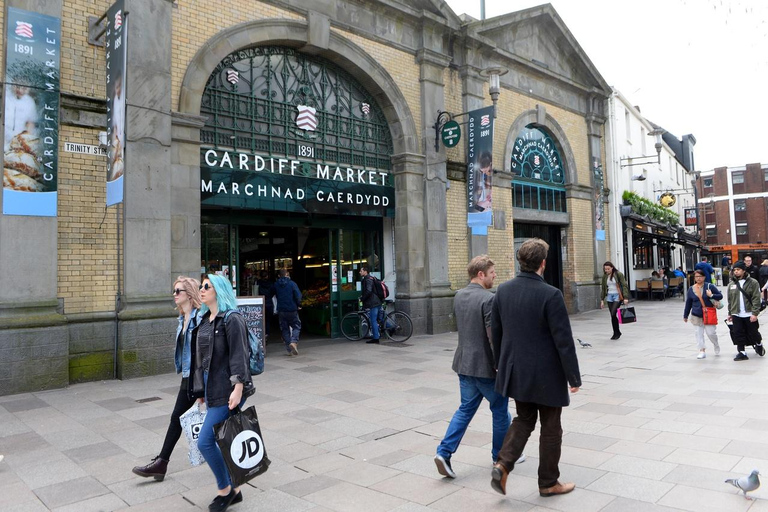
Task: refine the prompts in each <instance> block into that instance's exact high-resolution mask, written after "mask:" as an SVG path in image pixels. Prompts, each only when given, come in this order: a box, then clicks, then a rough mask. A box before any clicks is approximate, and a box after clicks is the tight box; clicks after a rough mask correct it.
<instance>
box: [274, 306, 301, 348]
mask: <svg viewBox="0 0 768 512" xmlns="http://www.w3.org/2000/svg"><path fill="white" fill-rule="evenodd" d="M277 318H278V319H279V320H280V332H281V333H282V335H283V343H285V350H287V351H288V352H290V351H291V346H290V345H291V343H298V342H299V334H301V320H299V312H298V311H278V312H277Z"/></svg>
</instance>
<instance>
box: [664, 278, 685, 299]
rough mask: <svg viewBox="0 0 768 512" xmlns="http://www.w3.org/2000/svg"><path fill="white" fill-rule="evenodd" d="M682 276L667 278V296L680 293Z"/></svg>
mask: <svg viewBox="0 0 768 512" xmlns="http://www.w3.org/2000/svg"><path fill="white" fill-rule="evenodd" d="M682 284H683V278H682V277H673V278H672V279H670V280H669V288H668V289H667V297H674V296H675V295H677V294H681V295H682V288H683V287H682V286H681V285H682Z"/></svg>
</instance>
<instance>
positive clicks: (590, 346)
mask: <svg viewBox="0 0 768 512" xmlns="http://www.w3.org/2000/svg"><path fill="white" fill-rule="evenodd" d="M576 341H578V342H579V345H581V348H592V345H590V344H589V343H587V342H586V341H581V340H580V339H579V338H576Z"/></svg>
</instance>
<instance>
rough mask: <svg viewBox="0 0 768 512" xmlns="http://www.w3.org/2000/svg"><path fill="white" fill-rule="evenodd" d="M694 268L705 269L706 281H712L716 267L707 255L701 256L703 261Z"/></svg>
mask: <svg viewBox="0 0 768 512" xmlns="http://www.w3.org/2000/svg"><path fill="white" fill-rule="evenodd" d="M693 270H703V271H704V277H705V279H706V281H707V282H708V283H711V282H712V274H714V273H715V267H713V266H712V265H711V264H710V263H709V261H708V260H707V257H706V256H702V257H701V261H700V262H698V263H697V264H696V266H695V267H693Z"/></svg>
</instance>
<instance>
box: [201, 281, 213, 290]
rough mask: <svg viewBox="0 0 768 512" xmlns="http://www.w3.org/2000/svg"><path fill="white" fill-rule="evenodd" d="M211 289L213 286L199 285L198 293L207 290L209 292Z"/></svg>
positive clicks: (207, 284)
mask: <svg viewBox="0 0 768 512" xmlns="http://www.w3.org/2000/svg"><path fill="white" fill-rule="evenodd" d="M211 289H213V285H211V284H209V283H205V284H201V285H200V291H202V290H205V291H208V290H211Z"/></svg>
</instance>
